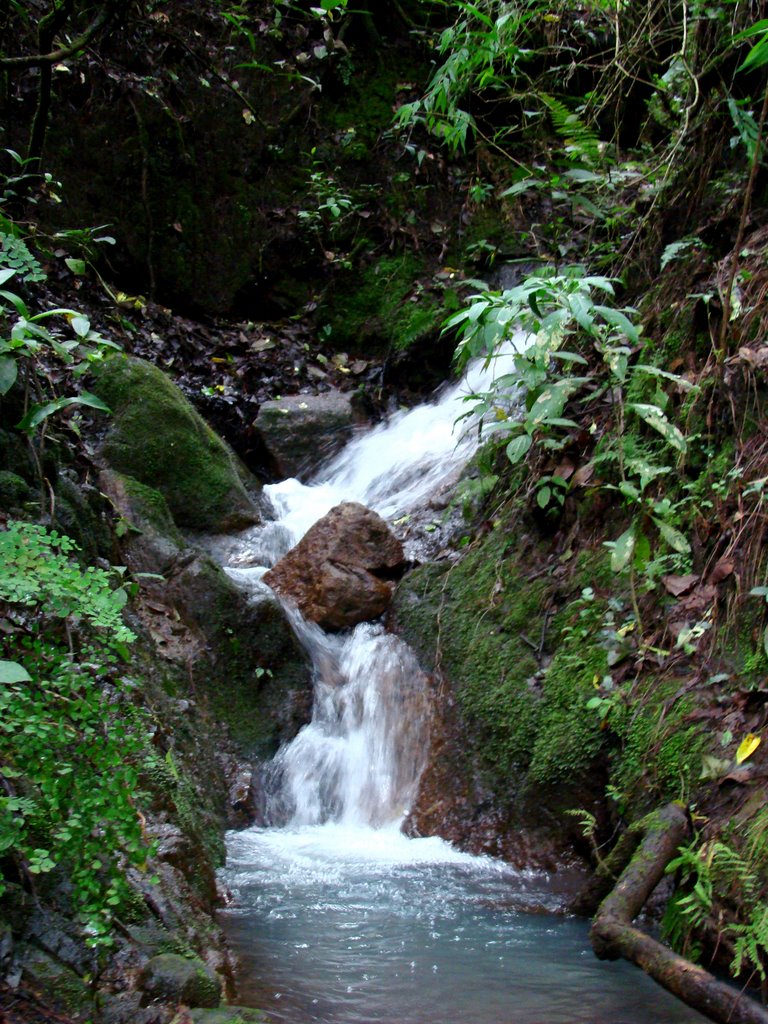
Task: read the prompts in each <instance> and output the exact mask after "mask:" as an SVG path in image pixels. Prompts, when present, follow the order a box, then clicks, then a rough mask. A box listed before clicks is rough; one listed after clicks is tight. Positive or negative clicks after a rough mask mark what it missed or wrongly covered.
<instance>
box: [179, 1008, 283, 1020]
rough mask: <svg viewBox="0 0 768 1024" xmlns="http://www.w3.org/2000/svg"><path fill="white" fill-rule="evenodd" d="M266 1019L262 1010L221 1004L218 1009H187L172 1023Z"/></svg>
mask: <svg viewBox="0 0 768 1024" xmlns="http://www.w3.org/2000/svg"><path fill="white" fill-rule="evenodd" d="M264 1020H266V1018H265V1016H264V1014H263V1013H262V1012H261V1010H252V1009H251V1008H250V1007H248V1006H220V1007H219V1008H218V1009H216V1010H200V1009H197V1010H188V1011H187V1010H185V1011H184V1012H183V1013H180V1014H179V1015H178V1016H176V1017H174V1019H173V1020H172V1021H171V1024H190V1022H191V1024H261V1022H263V1021H264Z"/></svg>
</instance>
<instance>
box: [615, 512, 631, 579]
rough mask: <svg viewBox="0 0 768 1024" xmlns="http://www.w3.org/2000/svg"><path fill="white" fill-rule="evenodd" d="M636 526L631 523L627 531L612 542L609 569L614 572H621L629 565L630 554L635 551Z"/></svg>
mask: <svg viewBox="0 0 768 1024" xmlns="http://www.w3.org/2000/svg"><path fill="white" fill-rule="evenodd" d="M635 527H636V524H635V523H632V525H631V526H630V528H629V529H628V530H625V531H624V533H622V535H621V536H620V537H619V539H618V540H616V541H614V542H613V551H612V552H611V569H612V570H613V571H614V572H621V571H622V570H623V569H626V567H627V566H628V565H629V563H630V561H631V559H632V554H633V552H634V550H635V541H636V539H637V538H636V529H635Z"/></svg>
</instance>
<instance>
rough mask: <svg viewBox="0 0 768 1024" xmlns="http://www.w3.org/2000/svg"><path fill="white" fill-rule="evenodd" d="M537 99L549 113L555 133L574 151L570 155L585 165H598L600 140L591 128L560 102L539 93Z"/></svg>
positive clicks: (543, 93)
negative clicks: (582, 161)
mask: <svg viewBox="0 0 768 1024" xmlns="http://www.w3.org/2000/svg"><path fill="white" fill-rule="evenodd" d="M539 97H540V99H541V101H542V103H543V104H544V105H545V106H546V108H547V110H548V111H549V116H550V117H551V119H552V125H553V127H554V129H555V131H556V132H557V134H558V135H560V136H561V137H562V138H563V139H565V142H566V144H567V145H568V146H570V147H571V148H572V149H573V150H574V152H573V153H572V155H573V156H575V157H577V158H579V159H582V160H585V161H586V162H587V163H591V164H596V163H598V162H599V160H600V139H599V138H598V136H597V135H596V134H595V132H594V131H593V130H592V128H590V127H589V125H587V124H585V123H584V121H582V120H581V118H580V117H579V115H578V114H576V113H574V111H572V110H569V109H568V107H567V106H566V105H565V104H564V103H563V102H562V101H561V100H558V99H556V98H555V97H554V96H550V95H549V94H548V93H545V92H542V93H539Z"/></svg>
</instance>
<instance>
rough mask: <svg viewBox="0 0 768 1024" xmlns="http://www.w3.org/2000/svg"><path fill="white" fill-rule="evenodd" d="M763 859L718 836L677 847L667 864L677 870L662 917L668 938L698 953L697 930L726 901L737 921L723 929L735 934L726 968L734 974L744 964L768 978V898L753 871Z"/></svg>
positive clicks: (671, 870) (688, 952) (692, 954)
mask: <svg viewBox="0 0 768 1024" xmlns="http://www.w3.org/2000/svg"><path fill="white" fill-rule="evenodd" d="M764 864H765V860H764V859H762V860H758V859H757V858H756V857H755V849H754V847H753V846H751V847H750V848H749V849H748V852H747V855H746V856H743V855H742V854H740V853H739V852H738V851H737V850H735V849H734V848H733V847H732V846H730V845H729V844H727V843H725V842H722V841H721V840H719V839H711V840H709V841H707V842H704V843H700V840H699V839H698V838H697V839H695V840H694V842H693V843H691V844H690V845H689V846H686V847H681V849H680V850H679V852H678V856H677V857H675V858H674V860H672V861H670V863H669V864H668V865H667V868H666V870H667V873H668V874H675V875H676V883H677V884H676V891H675V894H674V896H673V897H672V899H671V900H670V902H669V904H668V907H667V910H666V913H665V916H664V922H663V928H664V933H665V935H666V937H667V938H668V939H669V941H670V942H672V944H673V945H674V946H675V947H676V948H678V949H681V950H683V951H684V952H685V953H686V955H687V956H689V957H690V958H691V959H694V960H695V959H697V957H698V955H699V953H700V946H699V943H698V940H697V937H698V935H700V930H701V928H702V926H703V925H704V924H705V923H706V922H707V921H708V920H709V919H710V917H711V915H712V914H713V913H714V910H715V903H716V902H719V903H720V904H722V903H725V904H726V905H728V906H730V907H731V908H732V910H733V911H734V912H735V914H736V915H737V920H736V922H735V923H734V922H732V923H729V924H727V925H726V926H725V928H724V929H723V930H724V931H725V933H726V934H727V935H730V936H731V937H732V938H733V940H734V941H733V959H732V961H731V965H730V970H731V973H732V974H733V975H734V976H738V975H739V974H740V973H741V972H742V971H743V970H744V969H748V970H749V971H750V972H754V973H756V974H757V975H758V976H759V977H760V979H761V981H763V982H764V981H766V980H768V975H766V962H767V960H768V904H766V903H765V902H764V901H763V900H762V899H761V898H760V896H761V883H760V877H759V874H758V871H759V869H760V867H761V866H763V867H764ZM721 928H722V925H721Z"/></svg>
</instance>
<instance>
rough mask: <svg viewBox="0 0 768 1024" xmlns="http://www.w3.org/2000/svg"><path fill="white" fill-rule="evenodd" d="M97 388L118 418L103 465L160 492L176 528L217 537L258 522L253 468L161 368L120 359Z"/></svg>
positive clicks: (103, 373)
mask: <svg viewBox="0 0 768 1024" xmlns="http://www.w3.org/2000/svg"><path fill="white" fill-rule="evenodd" d="M93 390H94V391H95V393H96V394H97V395H98V396H99V397H100V398H102V399H103V400H104V401H105V402H106V403H107V405H108V406H109V407H110V408H111V410H112V412H113V414H114V415H113V419H112V422H111V425H110V428H109V431H108V433H107V436H106V438H105V441H104V445H103V450H102V455H103V457H104V459H105V461H106V462H107V464H108V465H109V467H110V468H111V469H116V470H117V471H118V472H119V473H125V474H127V475H129V476H132V477H133V478H134V479H136V480H138V481H139V482H140V483H142V484H145V485H146V486H147V487H152V488H155V489H156V490H158V491H160V492H161V494H162V495H163V497H164V498H165V500H166V501H167V503H168V508H169V509H170V511H171V515H172V516H173V519H174V521H175V523H176V525H177V526H180V527H182V528H186V529H191V530H202V531H211V532H217V531H221V530H229V529H236V528H238V527H242V526H247V525H250V524H251V523H255V522H258V520H259V516H258V512H257V510H256V508H255V506H254V503H253V501H252V499H251V497H250V495H249V494H248V492H247V491H246V488H245V485H244V483H243V477H244V476H245V475H246V474H247V470H245V468H244V467H241V466H240V465H239V463H238V461H237V459H236V457H235V455H234V454H233V453H232V452H231V451H230V449H229V448H228V447H227V445H226V444H225V443H224V442H223V441H222V440H221V438H220V437H217V435H216V434H214V432H213V431H212V430H211V428H210V427H209V426H208V424H207V423H206V422H205V421H204V420H203V419H202V417H201V416H200V415H199V414H198V413H197V412H196V411H195V409H193V408H192V406H191V405H190V403H189V402H188V401H187V399H186V398H185V397H184V395H183V394H182V392H181V391H180V390H179V388H178V387H176V385H175V384H174V383H173V381H171V380H170V379H169V378H168V377H166V375H165V374H164V373H163V371H162V370H159V369H158V368H157V367H156V366H152V364H151V363H147V362H145V361H144V360H142V359H126V358H125V357H124V356H114V357H113V358H111V359H109V360H108V361H107V362H106V363H105V364H104V366H103V367H102V368H100V369H99V372H98V378H97V380H96V383H95V385H94V387H93Z"/></svg>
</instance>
